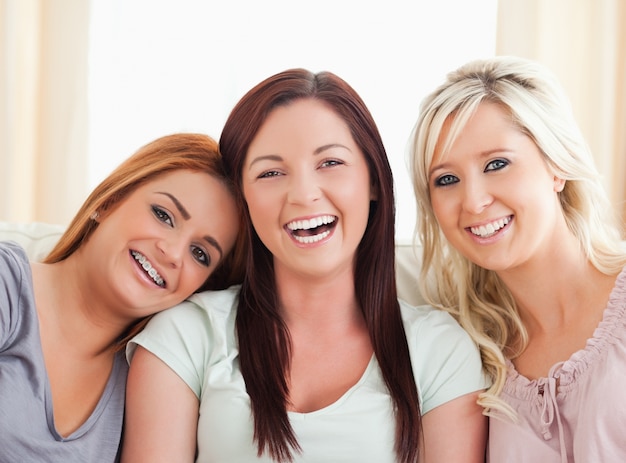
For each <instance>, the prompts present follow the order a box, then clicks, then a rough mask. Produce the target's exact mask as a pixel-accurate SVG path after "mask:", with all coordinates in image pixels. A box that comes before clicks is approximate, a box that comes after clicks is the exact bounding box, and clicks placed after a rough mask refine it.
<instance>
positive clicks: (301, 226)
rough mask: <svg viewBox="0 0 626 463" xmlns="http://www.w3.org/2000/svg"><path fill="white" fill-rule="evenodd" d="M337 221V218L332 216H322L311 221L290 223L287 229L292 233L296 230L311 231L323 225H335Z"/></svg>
mask: <svg viewBox="0 0 626 463" xmlns="http://www.w3.org/2000/svg"><path fill="white" fill-rule="evenodd" d="M334 221H335V217H333V216H332V215H322V216H320V217H314V218H312V219H309V220H294V221H293V222H289V223H288V224H287V228H288V229H289V230H291V231H295V230H310V229H311V228H316V227H319V226H321V225H327V224H329V223H333V222H334Z"/></svg>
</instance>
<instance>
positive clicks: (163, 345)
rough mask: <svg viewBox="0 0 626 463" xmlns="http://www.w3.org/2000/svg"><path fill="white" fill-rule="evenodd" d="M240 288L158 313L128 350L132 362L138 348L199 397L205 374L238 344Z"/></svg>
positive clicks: (209, 293) (210, 293) (199, 296)
mask: <svg viewBox="0 0 626 463" xmlns="http://www.w3.org/2000/svg"><path fill="white" fill-rule="evenodd" d="M238 294H239V287H238V286H233V287H231V288H228V289H225V290H221V291H206V292H202V293H198V294H194V295H193V296H191V297H190V298H189V299H188V300H186V301H184V302H183V303H181V304H179V305H177V306H175V307H172V308H171V309H166V310H164V311H162V312H159V313H158V314H156V315H155V316H154V317H152V319H151V320H150V321H149V322H148V324H147V325H146V327H145V328H144V329H143V330H142V331H141V332H140V333H139V334H137V335H136V336H135V337H134V338H133V339H132V340H131V341H130V342H129V343H128V345H127V347H126V356H127V359H128V361H129V362H131V360H132V357H133V354H134V352H135V349H136V347H137V346H138V345H140V346H142V347H143V348H144V349H146V350H148V351H150V352H151V353H152V354H154V355H156V356H157V357H158V358H160V359H161V360H162V361H163V362H164V363H165V364H166V365H168V366H169V367H170V368H171V369H173V370H174V371H175V372H176V373H177V374H178V375H179V376H180V377H181V378H183V380H184V381H185V382H186V383H187V384H188V385H189V386H190V387H191V388H192V390H194V392H196V394H197V395H198V396H199V394H200V391H201V385H202V378H203V377H204V371H205V369H206V368H207V367H209V366H210V365H211V363H212V362H213V361H214V359H215V357H216V355H218V353H219V352H229V351H231V350H232V349H233V348H234V346H235V345H236V339H235V316H236V301H237V295H238Z"/></svg>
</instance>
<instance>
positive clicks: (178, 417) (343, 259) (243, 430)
mask: <svg viewBox="0 0 626 463" xmlns="http://www.w3.org/2000/svg"><path fill="white" fill-rule="evenodd" d="M220 150H221V151H222V155H223V157H224V161H225V164H226V168H227V171H228V175H229V177H230V178H231V180H232V182H233V183H234V184H235V186H236V188H237V192H238V195H239V198H240V200H241V201H242V202H243V203H245V206H246V207H245V219H246V223H247V225H248V226H247V233H246V235H247V236H248V240H249V241H248V245H249V249H250V254H249V256H248V263H247V271H246V276H245V278H244V282H243V284H242V286H241V287H237V288H231V289H230V290H226V291H223V292H211V293H208V292H207V293H203V294H200V295H197V296H194V297H193V298H192V299H191V301H190V302H188V303H184V304H182V305H180V306H179V307H176V308H174V309H173V310H172V311H168V312H169V313H168V314H166V315H164V316H158V317H156V318H155V319H153V321H152V322H151V323H150V324H149V325H148V327H147V328H146V331H144V332H143V333H142V334H140V335H139V336H138V337H136V338H135V339H134V340H133V342H132V343H131V344H130V347H129V355H133V354H134V358H133V360H132V363H131V372H130V376H129V383H128V402H127V412H128V414H127V434H126V438H125V443H124V451H123V457H124V459H125V460H126V461H132V462H136V461H150V462H155V461H172V460H176V461H193V460H194V459H196V461H201V462H217V461H228V462H232V461H279V462H286V461H298V462H304V461H306V462H329V461H333V462H342V461H345V462H348V461H349V462H354V461H359V462H365V461H372V462H377V463H380V462H388V461H401V462H414V461H422V462H429V461H446V462H454V461H458V462H461V461H462V462H479V461H483V459H484V447H485V435H486V419H485V417H483V416H482V414H481V409H480V407H479V406H478V405H477V404H476V400H477V396H478V394H479V392H481V391H482V390H483V389H484V388H485V387H486V386H487V384H486V383H485V381H484V379H483V376H482V371H481V363H480V357H479V355H478V351H477V349H476V347H475V346H474V345H473V343H472V342H471V341H470V339H469V336H468V335H467V334H466V333H465V332H464V331H463V330H462V329H461V328H460V326H459V325H458V324H457V323H456V322H455V321H454V320H453V319H452V317H451V316H449V315H448V314H447V313H445V312H443V311H437V310H434V309H432V308H431V307H427V306H424V307H418V308H416V307H411V306H409V305H408V304H406V303H404V302H399V301H398V298H397V293H396V286H395V268H394V244H395V243H394V223H395V217H394V216H395V212H394V211H395V208H394V194H393V177H392V173H391V169H390V166H389V163H388V159H387V155H386V153H385V149H384V146H383V143H382V140H381V138H380V135H379V133H378V129H377V128H376V124H375V123H374V120H373V118H372V116H371V115H370V113H369V111H368V110H367V108H366V106H365V104H364V103H363V101H362V100H361V98H360V97H359V96H358V95H357V94H356V92H355V91H354V90H353V89H352V88H351V87H350V86H349V85H348V84H347V83H346V82H344V81H343V80H341V79H340V78H338V77H337V76H335V75H333V74H331V73H328V72H323V73H320V74H313V73H310V72H308V71H306V70H302V69H294V70H288V71H285V72H282V73H279V74H277V75H275V76H272V77H270V78H268V79H266V80H265V81H263V82H261V83H260V84H258V85H257V86H256V87H254V88H253V89H252V90H250V91H249V92H248V93H247V94H246V95H245V96H244V97H243V98H242V99H241V100H240V101H239V103H238V104H237V105H236V106H235V108H234V109H233V111H232V112H231V114H230V116H229V118H228V120H227V122H226V125H225V127H224V130H223V133H222V136H221V139H220Z"/></svg>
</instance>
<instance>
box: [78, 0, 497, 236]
mask: <svg viewBox="0 0 626 463" xmlns="http://www.w3.org/2000/svg"><path fill="white" fill-rule="evenodd" d="M92 2H93V9H92V21H93V27H92V31H93V32H92V34H93V35H92V37H91V45H92V48H91V53H90V114H89V117H90V130H89V136H90V147H89V159H90V174H89V175H90V177H89V182H90V188H91V187H93V186H95V185H96V184H97V183H98V182H99V181H100V180H102V178H104V177H105V176H106V175H107V174H108V173H109V172H110V171H111V170H112V169H113V168H114V167H115V166H116V165H117V164H118V163H119V162H120V161H121V160H122V159H124V158H125V157H127V156H128V155H130V154H131V153H132V152H133V151H135V150H136V149H137V148H138V147H139V146H141V145H143V144H144V143H146V142H148V141H150V140H152V139H154V138H157V137H159V136H162V135H165V134H168V133H172V132H179V131H197V132H203V133H208V134H209V135H211V136H213V137H214V138H216V139H217V138H219V135H220V132H221V127H222V125H223V123H224V121H225V119H226V117H227V115H228V113H229V111H230V109H231V108H232V106H233V105H234V104H235V103H236V101H237V100H238V99H239V98H240V97H241V96H242V95H243V94H244V93H245V92H246V91H247V90H248V89H249V88H251V87H252V86H253V85H254V84H256V83H258V82H259V81H261V80H262V79H264V78H266V77H268V76H270V75H271V74H274V73H276V72H279V71H282V70H284V69H287V68H291V67H304V68H308V69H310V70H312V71H321V70H329V71H332V72H334V73H335V74H337V75H339V76H340V77H342V78H344V79H345V80H346V81H347V82H348V83H350V84H351V85H352V86H353V87H354V88H355V89H356V90H357V92H359V93H360V95H361V96H362V97H363V99H364V100H365V102H366V104H367V105H368V106H369V108H370V110H371V111H372V113H373V115H374V118H375V119H376V121H377V123H378V126H379V129H380V131H381V134H382V136H383V140H384V142H385V145H386V148H387V152H388V155H389V158H390V161H391V164H392V168H393V170H394V176H395V180H396V186H397V216H398V219H397V237H398V239H399V240H410V239H411V237H412V234H413V227H414V222H415V201H414V199H413V193H412V187H411V183H410V179H409V176H408V174H407V168H406V160H405V157H406V153H405V148H406V142H407V140H408V136H409V133H410V131H411V129H412V127H413V124H414V122H415V120H416V118H417V111H418V104H419V102H420V99H421V98H422V97H423V96H424V94H425V93H427V92H429V91H430V90H431V89H432V88H434V87H435V86H436V85H437V84H438V83H439V82H440V81H441V79H442V78H443V76H444V75H445V73H447V72H448V71H450V70H452V69H453V68H455V67H457V66H459V65H460V64H462V63H464V62H465V61H468V60H470V59H474V58H479V57H484V56H491V55H493V54H494V53H495V27H496V26H495V24H496V0H474V1H467V0H429V1H426V0H411V1H409V0H386V1H384V2H383V1H372V0H316V1H312V2H311V1H309V2H304V1H299V0H204V1H203V0H92Z"/></svg>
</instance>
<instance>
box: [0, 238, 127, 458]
mask: <svg viewBox="0 0 626 463" xmlns="http://www.w3.org/2000/svg"><path fill="white" fill-rule="evenodd" d="M127 373H128V366H127V364H126V361H125V359H124V357H123V354H122V353H120V355H117V356H116V358H115V362H114V365H113V370H112V372H111V376H110V377H109V380H108V383H107V385H106V388H105V391H104V393H103V394H102V397H101V398H100V401H99V402H98V405H97V406H96V409H95V410H94V411H93V413H92V415H91V416H90V417H89V418H88V419H87V421H85V423H83V424H82V426H80V428H78V429H77V430H76V431H75V432H73V433H72V434H71V435H69V436H67V437H62V436H60V435H59V434H58V433H57V431H56V429H55V426H54V418H53V413H52V398H51V394H50V386H49V383H48V374H47V372H46V368H45V365H44V359H43V354H42V351H41V338H40V335H39V320H38V318H37V311H36V310H35V303H34V295H33V282H32V275H31V270H30V265H29V262H28V258H27V256H26V253H25V252H24V250H23V249H22V248H20V247H19V246H18V245H16V244H15V243H10V242H0V463H18V462H19V463H24V462H29V463H30V462H51V463H52V462H55V463H56V462H59V463H60V462H63V463H73V462H76V463H79V462H80V463H88V462H98V463H107V462H114V461H116V460H117V458H118V449H119V445H120V440H121V434H122V424H123V414H124V395H125V383H126V376H127Z"/></svg>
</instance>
